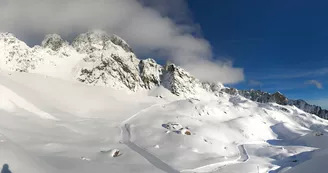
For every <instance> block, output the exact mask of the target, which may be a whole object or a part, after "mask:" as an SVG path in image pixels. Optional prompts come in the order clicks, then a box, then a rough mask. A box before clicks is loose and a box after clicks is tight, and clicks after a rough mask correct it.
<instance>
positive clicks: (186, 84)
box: [163, 63, 203, 96]
mask: <svg viewBox="0 0 328 173" xmlns="http://www.w3.org/2000/svg"><path fill="white" fill-rule="evenodd" d="M164 69H165V71H164V74H163V86H164V87H166V88H168V89H169V90H171V92H172V93H173V94H175V95H178V96H186V95H195V94H196V93H197V89H199V88H203V87H202V84H201V82H200V81H199V80H198V79H196V78H195V77H193V76H191V75H190V74H189V73H188V72H186V71H185V70H184V69H182V68H181V67H179V66H176V65H175V64H172V63H169V64H167V65H166V66H165V68H164Z"/></svg>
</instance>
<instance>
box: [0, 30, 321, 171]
mask: <svg viewBox="0 0 328 173" xmlns="http://www.w3.org/2000/svg"><path fill="white" fill-rule="evenodd" d="M0 50H1V51H0V134H1V135H0V151H3V152H1V153H0V166H1V165H3V166H2V167H3V168H2V170H3V172H4V171H6V172H8V171H11V172H22V170H23V168H24V167H25V168H29V169H26V170H24V171H28V172H70V173H84V172H91V171H92V172H99V173H101V172H108V171H110V172H143V173H157V172H158V173H160V172H161V173H162V172H168V173H178V172H186V173H188V172H193V173H194V172H220V173H222V172H230V173H245V172H246V173H248V172H249V173H251V172H261V173H262V172H263V173H264V172H270V173H273V172H284V171H294V172H295V170H296V171H297V170H299V169H302V164H303V163H304V164H306V165H313V163H312V162H311V161H309V160H316V159H317V158H322V157H324V158H326V154H325V153H327V152H325V151H327V146H328V145H327V141H328V137H327V131H328V122H327V121H326V120H324V119H321V118H319V117H317V116H315V115H313V114H310V113H307V112H304V111H303V110H305V111H309V110H312V108H308V107H307V106H306V105H305V104H302V103H300V104H296V103H295V104H290V100H288V99H287V98H286V97H284V96H283V95H282V94H281V93H279V92H277V93H275V94H269V93H265V92H261V91H256V92H255V91H238V90H236V89H233V88H227V87H224V86H223V85H222V84H220V83H218V84H214V83H208V82H202V81H200V80H198V79H196V78H194V77H193V76H192V75H191V74H190V73H188V72H186V71H185V70H184V69H182V68H181V67H179V66H177V65H175V64H170V63H168V64H166V65H165V66H162V65H160V64H157V63H156V62H155V60H153V59H145V60H140V59H138V58H137V56H136V55H135V54H134V52H133V50H132V48H131V47H130V46H129V45H128V44H127V43H126V42H125V41H124V40H122V39H121V38H119V37H118V36H116V35H112V36H110V35H108V34H106V33H105V32H103V31H92V32H87V33H84V34H81V35H79V36H78V37H77V38H76V39H75V40H74V41H73V42H72V44H69V43H68V42H66V41H65V40H63V39H62V38H61V37H60V36H59V35H56V34H51V35H47V36H46V37H45V39H44V41H43V42H42V44H41V46H35V47H33V48H30V47H28V46H27V45H26V44H25V43H24V42H22V41H20V40H18V39H17V38H15V37H14V36H13V35H12V34H10V33H2V34H0ZM21 72H25V73H21ZM86 84H87V85H86ZM131 91H132V92H131ZM297 105H303V106H297ZM299 108H301V109H303V110H301V109H299ZM311 113H314V112H311ZM114 151H115V152H114ZM113 153H116V154H113ZM114 155H115V157H114ZM21 160H22V162H21ZM306 161H308V162H306ZM292 167H294V168H292ZM298 167H299V168H298ZM290 168H291V169H290Z"/></svg>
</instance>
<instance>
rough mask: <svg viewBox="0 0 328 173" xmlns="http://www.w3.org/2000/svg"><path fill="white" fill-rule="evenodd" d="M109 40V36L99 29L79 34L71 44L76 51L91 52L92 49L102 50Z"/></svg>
mask: <svg viewBox="0 0 328 173" xmlns="http://www.w3.org/2000/svg"><path fill="white" fill-rule="evenodd" d="M108 40H110V36H109V35H108V34H107V33H106V32H104V31H101V30H94V31H89V32H87V33H83V34H80V35H79V36H77V37H76V38H75V39H74V41H73V42H72V46H73V47H74V48H75V49H76V50H77V51H78V52H83V53H85V52H91V51H93V50H102V49H104V47H105V43H106V42H107V41H108Z"/></svg>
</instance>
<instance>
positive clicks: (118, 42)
mask: <svg viewBox="0 0 328 173" xmlns="http://www.w3.org/2000/svg"><path fill="white" fill-rule="evenodd" d="M110 40H111V41H112V43H114V44H116V45H118V46H121V47H122V48H123V49H124V50H125V51H126V52H133V50H132V48H131V47H130V46H129V45H128V44H127V43H126V42H125V41H124V40H123V39H122V38H121V37H119V36H117V35H115V34H114V35H112V36H111V37H110Z"/></svg>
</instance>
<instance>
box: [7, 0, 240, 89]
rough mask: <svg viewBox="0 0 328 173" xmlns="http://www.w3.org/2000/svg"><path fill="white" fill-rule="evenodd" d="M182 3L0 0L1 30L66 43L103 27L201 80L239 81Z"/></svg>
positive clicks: (237, 70)
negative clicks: (56, 37) (214, 52)
mask: <svg viewBox="0 0 328 173" xmlns="http://www.w3.org/2000/svg"><path fill="white" fill-rule="evenodd" d="M150 2H151V3H150ZM161 4H165V5H161ZM186 4H187V3H186V1H184V0H159V1H156V2H155V1H150V0H138V1H137V0H97V1H89V0H69V1H67V0H56V1H54V0H24V1H21V0H0V23H1V25H0V31H6V32H13V33H14V34H15V35H17V36H18V37H19V38H21V39H22V40H24V41H26V42H27V43H28V44H29V45H33V44H39V43H40V41H41V40H42V38H43V37H44V35H46V34H49V33H58V34H60V35H62V36H63V37H64V38H65V39H68V40H71V39H72V38H73V37H75V36H76V35H78V34H80V33H82V32H86V31H88V30H93V29H102V30H105V31H106V32H108V33H109V34H116V35H119V36H121V37H122V38H123V39H125V40H126V41H127V42H128V43H129V44H130V45H131V46H132V48H133V49H134V50H135V51H136V53H137V54H138V55H139V56H141V57H143V56H153V57H154V58H164V59H166V60H167V59H170V60H171V61H173V62H175V63H177V64H178V65H181V66H182V67H184V68H186V69H187V70H189V71H190V72H191V73H192V74H193V75H195V76H196V77H198V78H200V79H201V80H206V81H212V82H218V81H219V82H222V83H237V82H239V81H241V80H243V79H244V75H243V70H242V69H240V68H234V67H233V66H232V64H227V63H224V62H222V61H214V59H213V55H212V51H211V46H210V44H209V42H208V41H207V40H205V39H204V38H202V37H200V33H199V28H198V27H197V26H198V25H197V24H195V23H194V22H193V21H192V19H191V18H190V15H189V11H188V7H187V5H186ZM170 6H172V8H169V7H170ZM173 6H174V8H173ZM179 9H182V10H180V11H179Z"/></svg>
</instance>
